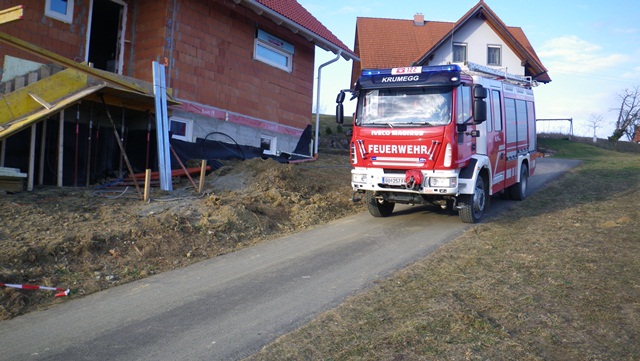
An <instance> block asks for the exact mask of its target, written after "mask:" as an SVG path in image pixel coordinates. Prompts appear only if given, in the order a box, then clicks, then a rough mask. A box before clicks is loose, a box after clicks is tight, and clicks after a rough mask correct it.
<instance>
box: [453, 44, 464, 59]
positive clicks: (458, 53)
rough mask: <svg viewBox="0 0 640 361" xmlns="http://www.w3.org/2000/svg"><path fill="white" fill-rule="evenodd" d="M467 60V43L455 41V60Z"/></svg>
mask: <svg viewBox="0 0 640 361" xmlns="http://www.w3.org/2000/svg"><path fill="white" fill-rule="evenodd" d="M466 61H467V44H465V43H453V62H454V63H464V62H466Z"/></svg>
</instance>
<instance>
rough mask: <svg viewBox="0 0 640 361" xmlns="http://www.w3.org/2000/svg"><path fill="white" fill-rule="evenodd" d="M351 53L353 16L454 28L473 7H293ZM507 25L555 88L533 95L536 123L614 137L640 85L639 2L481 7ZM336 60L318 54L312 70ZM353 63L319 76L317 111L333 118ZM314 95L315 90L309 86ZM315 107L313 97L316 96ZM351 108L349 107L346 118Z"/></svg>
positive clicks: (308, 2) (317, 2) (459, 3)
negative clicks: (625, 97)
mask: <svg viewBox="0 0 640 361" xmlns="http://www.w3.org/2000/svg"><path fill="white" fill-rule="evenodd" d="M298 1H299V3H300V4H301V5H302V6H304V7H305V8H306V9H307V10H309V11H310V12H311V13H312V14H313V15H314V16H315V17H316V18H317V19H318V20H320V21H321V22H322V23H323V24H324V25H325V26H326V27H327V28H329V30H331V32H333V33H334V34H335V35H336V36H337V37H338V38H340V40H342V41H343V42H344V43H345V44H346V45H347V46H349V47H350V48H352V49H353V45H354V38H355V26H356V18H357V17H377V18H393V19H413V15H414V14H415V13H422V14H424V15H425V20H434V21H451V22H454V21H457V20H458V19H460V17H462V15H464V14H465V13H466V12H467V11H468V10H469V9H471V8H472V7H473V6H474V5H475V4H477V1H475V0H448V1H443V0H440V1H435V0H422V1H418V0H401V1H400V0H395V1H387V0H368V1H365V0H346V1H345V0H342V1H338V0H298ZM485 3H486V4H487V5H489V7H490V8H491V9H492V10H493V11H494V12H495V13H496V14H497V15H498V17H500V19H502V21H503V22H504V23H505V24H506V25H508V26H518V27H521V28H522V29H523V30H524V33H525V34H526V36H527V38H528V39H529V41H530V42H531V44H532V45H533V48H534V49H535V50H536V53H537V54H538V56H539V57H540V59H541V61H542V63H543V64H544V66H545V67H546V68H547V69H548V70H549V75H550V76H551V79H552V82H551V83H549V84H541V85H540V86H538V87H537V88H535V90H534V92H535V96H536V112H537V117H538V118H573V119H574V122H573V131H574V134H576V135H586V136H591V135H593V128H592V127H590V126H589V123H588V121H589V119H591V118H592V117H593V115H600V116H602V118H603V122H602V123H601V126H600V127H599V128H598V129H597V130H596V131H597V135H598V137H600V138H606V137H607V136H609V135H611V133H612V132H613V129H614V124H615V120H616V117H617V113H616V112H615V111H613V110H612V109H615V108H619V106H620V101H619V98H618V94H620V93H621V92H623V91H624V90H625V89H631V88H633V87H634V86H637V85H640V61H639V59H640V3H638V2H637V0H613V1H610V2H604V1H595V0H592V1H584V0H583V1H577V0H555V1H551V0H536V1H531V0H528V1H523V0H485ZM333 58H335V55H334V54H332V53H330V52H326V51H324V50H322V49H319V48H318V49H317V55H316V68H317V66H319V65H320V64H322V63H325V62H327V61H328V60H330V59H333ZM351 65H352V63H351V62H347V61H345V60H344V59H341V60H340V61H339V62H336V63H333V64H331V65H329V66H327V67H325V68H324V69H323V71H322V83H321V85H322V91H321V93H320V96H321V99H320V110H321V112H323V113H328V114H329V113H333V111H334V109H335V97H336V95H337V93H338V91H339V90H340V89H344V88H348V87H349V85H350V84H349V81H350V77H351ZM314 89H315V86H314ZM314 102H315V95H314ZM352 111H353V109H352V108H349V107H347V108H346V109H345V113H346V114H350V112H352ZM538 128H539V130H548V131H568V129H569V126H568V122H567V123H562V122H553V123H551V122H545V123H539V127H538Z"/></svg>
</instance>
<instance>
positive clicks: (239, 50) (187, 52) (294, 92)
mask: <svg viewBox="0 0 640 361" xmlns="http://www.w3.org/2000/svg"><path fill="white" fill-rule="evenodd" d="M257 28H260V29H263V30H265V31H267V32H269V33H271V34H272V35H274V36H277V37H280V38H281V39H283V40H285V41H287V42H289V43H291V44H293V46H294V47H295V54H294V56H293V71H292V72H291V73H288V72H286V71H283V70H280V69H277V68H274V67H272V66H269V65H267V64H264V63H262V62H260V61H257V60H254V59H253V45H254V38H255V34H256V29H257ZM173 39H174V40H175V43H174V44H175V47H174V50H173V53H172V60H174V61H175V63H174V64H175V65H174V67H173V68H172V69H170V71H169V81H170V85H171V87H172V88H173V89H174V95H175V96H176V97H178V98H179V99H184V100H189V101H194V102H197V103H201V104H206V105H211V106H214V107H218V108H222V109H226V110H229V111H232V112H237V113H241V114H244V115H248V116H251V117H256V118H260V119H266V120H269V121H273V122H276V123H280V124H284V125H290V126H294V127H298V128H304V127H305V126H306V125H307V124H308V123H309V116H310V114H311V107H312V96H313V65H314V63H313V62H314V51H315V49H314V46H313V44H310V43H309V42H308V41H306V40H305V39H303V38H302V37H300V36H298V35H295V34H293V33H292V32H291V31H289V30H285V29H283V28H282V27H279V26H277V25H276V24H274V23H273V22H271V21H269V20H266V19H264V18H262V17H260V16H258V15H256V14H255V13H254V12H253V11H250V10H248V9H246V8H244V7H242V6H239V5H235V4H234V3H233V2H232V1H229V0H180V1H179V6H178V11H177V18H176V23H175V33H174V34H173Z"/></svg>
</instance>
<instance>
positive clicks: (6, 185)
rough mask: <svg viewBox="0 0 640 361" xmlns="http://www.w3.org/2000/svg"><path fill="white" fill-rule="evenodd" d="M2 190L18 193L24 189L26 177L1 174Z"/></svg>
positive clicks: (0, 185) (0, 187)
mask: <svg viewBox="0 0 640 361" xmlns="http://www.w3.org/2000/svg"><path fill="white" fill-rule="evenodd" d="M0 190H3V191H6V192H11V193H17V192H22V191H23V190H24V179H22V178H15V177H2V176H0Z"/></svg>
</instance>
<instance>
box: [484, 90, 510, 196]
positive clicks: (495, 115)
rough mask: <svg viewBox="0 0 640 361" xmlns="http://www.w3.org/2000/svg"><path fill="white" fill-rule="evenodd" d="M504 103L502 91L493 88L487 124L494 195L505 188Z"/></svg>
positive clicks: (490, 94)
mask: <svg viewBox="0 0 640 361" xmlns="http://www.w3.org/2000/svg"><path fill="white" fill-rule="evenodd" d="M502 101H503V100H502V93H501V91H500V90H498V89H494V88H491V89H490V91H489V97H488V98H487V102H488V103H489V104H488V119H487V121H486V122H485V123H486V128H487V156H488V157H489V160H490V162H491V174H492V179H491V193H492V194H495V193H497V192H500V191H501V190H503V189H504V188H505V171H506V164H507V154H506V139H505V130H504V128H505V127H504V114H503V111H502V109H503V107H502Z"/></svg>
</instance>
